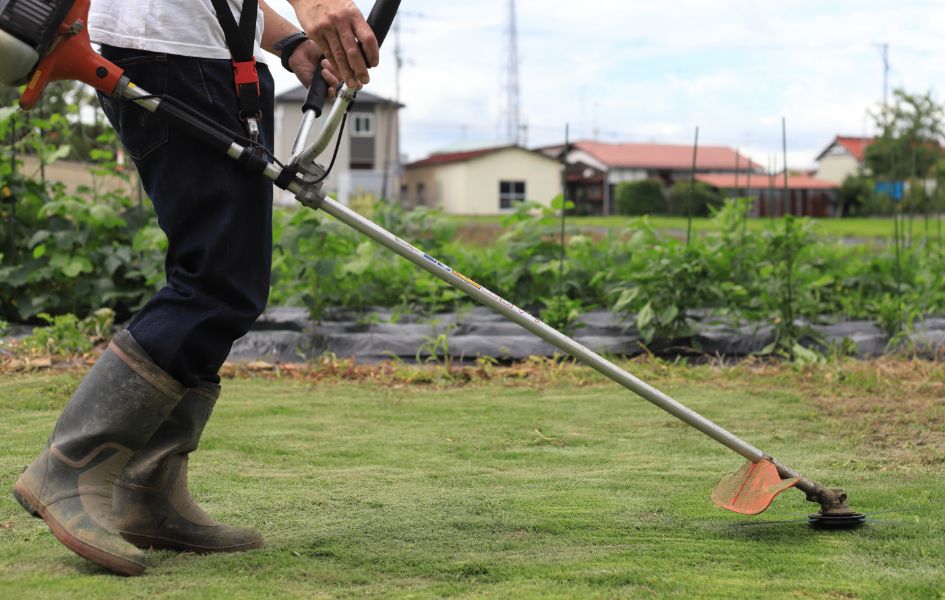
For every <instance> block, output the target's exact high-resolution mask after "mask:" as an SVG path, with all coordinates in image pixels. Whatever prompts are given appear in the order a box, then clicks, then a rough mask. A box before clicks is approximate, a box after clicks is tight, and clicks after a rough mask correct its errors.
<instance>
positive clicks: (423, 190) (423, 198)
mask: <svg viewBox="0 0 945 600" xmlns="http://www.w3.org/2000/svg"><path fill="white" fill-rule="evenodd" d="M426 203H427V186H426V184H425V183H418V184H417V206H425V205H426Z"/></svg>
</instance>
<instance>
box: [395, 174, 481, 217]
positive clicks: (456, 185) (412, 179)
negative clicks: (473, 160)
mask: <svg viewBox="0 0 945 600" xmlns="http://www.w3.org/2000/svg"><path fill="white" fill-rule="evenodd" d="M466 166H467V165H466V163H451V164H446V165H437V166H430V167H420V168H418V169H410V170H408V171H407V172H406V174H405V176H404V184H405V185H406V187H407V193H406V198H405V199H404V204H405V205H406V206H411V207H416V206H429V207H433V208H439V209H441V210H442V211H443V212H445V213H448V214H464V213H463V212H462V211H461V209H462V207H463V201H462V198H463V194H464V193H465V190H466V177H467V170H466ZM421 184H422V185H423V187H424V201H423V202H421V199H420V197H419V187H420V185H421Z"/></svg>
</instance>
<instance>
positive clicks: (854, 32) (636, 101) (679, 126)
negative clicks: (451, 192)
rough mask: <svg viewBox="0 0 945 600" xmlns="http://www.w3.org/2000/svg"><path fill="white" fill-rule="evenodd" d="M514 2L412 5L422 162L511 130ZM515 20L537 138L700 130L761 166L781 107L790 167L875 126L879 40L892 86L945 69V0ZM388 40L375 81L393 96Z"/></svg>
mask: <svg viewBox="0 0 945 600" xmlns="http://www.w3.org/2000/svg"><path fill="white" fill-rule="evenodd" d="M357 4H358V6H360V7H361V8H362V9H363V10H365V11H367V10H369V9H370V2H361V1H359V2H358V3H357ZM272 5H273V6H274V7H276V8H277V9H280V10H282V11H283V12H284V14H289V15H290V14H291V8H290V7H289V6H288V4H287V3H286V2H285V1H284V0H278V1H273V2H272ZM507 6H508V3H507V1H506V0H481V1H480V2H476V3H467V2H444V1H442V0H411V1H410V2H404V3H403V5H402V10H403V11H405V14H404V15H403V16H402V17H398V18H399V19H400V26H401V43H402V48H403V53H404V56H405V58H406V59H407V64H406V65H405V67H404V70H403V73H402V78H401V89H402V90H403V93H402V101H403V102H404V103H405V104H406V105H407V108H406V109H405V110H404V112H403V146H404V148H403V149H404V151H405V152H407V153H408V154H409V155H411V156H412V157H414V158H416V157H419V156H422V155H424V154H425V153H427V152H429V151H431V150H433V149H436V148H438V147H442V146H449V145H454V144H456V143H459V142H460V141H464V140H465V141H471V140H476V139H482V140H485V139H495V137H496V136H497V135H498V132H500V131H502V127H501V123H500V118H501V115H502V107H503V85H504V81H505V68H506V64H505V56H506V54H505V47H506V45H505V40H504V31H505V27H506V17H507ZM518 29H519V55H520V59H521V60H520V85H521V106H522V120H523V121H524V122H526V123H528V125H529V129H528V138H529V142H530V143H532V144H536V145H537V144H544V143H554V142H558V141H560V140H561V137H562V135H563V130H564V125H565V124H566V123H570V124H571V126H572V131H573V132H574V134H575V135H576V136H578V137H591V136H592V135H594V134H595V132H596V134H597V136H598V137H600V138H601V139H606V140H608V141H613V140H624V141H651V140H655V141H665V142H688V141H690V140H691V138H692V134H693V130H694V128H695V127H696V126H697V125H698V126H700V127H701V130H702V132H703V136H704V137H703V139H704V140H705V141H706V143H720V144H729V145H732V146H742V147H747V148H748V150H749V151H750V152H752V155H753V156H754V157H755V158H756V160H758V161H759V162H761V163H762V164H764V163H765V159H766V157H767V156H771V155H780V152H781V151H780V146H781V140H780V137H781V131H780V125H781V117H782V116H785V117H786V118H787V120H788V139H789V143H790V156H791V157H792V158H791V160H792V166H796V167H803V166H808V165H810V164H811V163H812V162H813V159H814V158H815V157H816V155H817V153H819V152H820V150H822V149H823V147H825V146H826V145H827V143H829V141H830V140H831V139H832V138H833V136H834V135H836V134H837V133H848V134H859V133H862V132H863V131H864V125H866V127H865V128H866V129H869V128H870V127H869V125H870V122H869V120H868V119H866V118H865V115H866V110H867V109H868V108H870V107H871V106H875V104H876V103H877V102H879V101H880V100H881V97H882V63H881V60H880V53H879V49H878V47H877V46H876V44H878V43H881V42H887V43H889V44H890V48H891V51H890V56H891V65H892V69H891V72H890V87H895V86H900V85H901V86H904V87H906V88H907V89H910V90H913V91H925V90H929V89H932V90H935V86H936V85H937V83H938V81H939V80H942V79H943V76H945V38H943V36H941V34H940V32H941V31H943V30H945V4H943V3H940V2H932V1H922V0H911V1H910V0H903V1H900V2H896V3H890V2H887V1H885V0H860V1H853V0H835V1H833V2H829V3H826V2H822V1H821V0H793V1H792V2H782V3H775V2H757V1H752V0H676V1H674V2H671V3H667V2H664V3H651V2H627V1H626V0H583V1H581V2H571V1H567V2H565V1H564V0H555V1H547V0H544V1H539V0H518ZM392 46H393V39H391V40H390V42H389V43H388V45H387V46H385V49H384V51H383V54H382V68H381V69H379V70H378V71H377V72H376V73H375V74H374V75H373V81H372V83H371V87H370V89H371V91H373V92H375V93H379V94H382V95H388V96H392V95H393V93H394V89H395V82H394V69H393V68H391V66H390V65H391V64H392V62H393V48H392ZM286 75H287V74H286ZM278 84H279V86H280V89H285V88H286V87H288V86H289V85H291V84H292V82H291V79H290V78H289V77H284V76H281V75H279V76H278ZM793 163H796V164H793Z"/></svg>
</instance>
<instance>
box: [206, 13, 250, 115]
mask: <svg viewBox="0 0 945 600" xmlns="http://www.w3.org/2000/svg"><path fill="white" fill-rule="evenodd" d="M210 2H211V3H212V4H213V10H214V11H215V12H216V13H217V21H218V22H219V23H220V28H221V29H223V36H224V37H225V38H226V45H227V46H228V47H229V49H230V54H231V55H232V57H233V82H234V84H235V85H236V96H237V100H238V102H239V114H240V119H241V120H243V121H247V120H249V119H258V118H260V116H261V112H262V107H261V105H260V102H259V97H260V95H261V92H260V88H259V73H258V72H257V70H256V58H255V57H254V56H253V47H254V45H255V41H256V12H257V8H258V6H259V1H258V0H244V1H243V10H242V12H241V13H240V21H239V23H238V24H237V22H236V19H235V18H234V17H233V13H232V11H231V10H230V4H229V2H228V1H227V0H210Z"/></svg>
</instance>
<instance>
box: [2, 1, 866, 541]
mask: <svg viewBox="0 0 945 600" xmlns="http://www.w3.org/2000/svg"><path fill="white" fill-rule="evenodd" d="M89 1H90V0H74V1H71V0H0V55H2V58H3V60H2V62H0V82H3V83H5V84H7V85H19V84H23V83H25V84H26V88H25V90H24V91H23V93H22V97H21V100H20V103H21V106H22V107H23V108H24V109H29V108H31V107H32V106H34V105H35V104H36V102H37V101H38V100H39V99H40V96H41V95H42V92H43V89H44V87H45V86H46V84H47V83H48V82H50V81H57V80H79V81H82V82H84V83H86V84H89V85H91V86H93V87H94V88H96V89H97V90H99V91H101V92H103V93H104V94H107V95H109V96H111V97H114V98H115V99H117V100H120V101H126V102H134V103H136V104H137V105H139V106H141V107H143V108H144V109H146V110H148V111H150V112H153V113H155V114H156V115H158V116H159V117H161V118H164V119H166V120H167V121H168V122H169V123H170V124H172V125H173V126H175V127H179V128H181V129H182V130H183V131H185V132H189V133H190V134H191V135H193V136H195V137H196V138H198V139H200V140H202V141H203V142H205V143H207V144H208V145H209V146H210V147H212V148H214V149H216V150H217V151H220V152H224V153H226V154H227V155H228V156H230V157H231V158H232V159H234V160H236V161H238V162H239V163H240V164H241V165H242V166H243V167H245V168H246V169H249V170H251V171H253V172H256V173H258V174H260V175H262V176H264V177H267V178H268V179H270V180H272V181H273V183H274V184H275V185H276V186H278V187H279V188H281V189H284V190H288V191H290V192H291V193H293V194H294V195H295V197H296V198H297V199H298V200H299V202H300V203H301V204H303V205H304V206H307V207H309V208H312V209H315V210H322V211H324V212H326V213H328V214H329V215H331V216H333V217H335V218H336V219H338V220H339V221H341V222H342V223H345V224H346V225H348V226H350V227H352V228H354V229H356V230H357V231H359V232H361V233H362V234H364V235H365V236H367V237H369V238H370V239H372V240H374V241H375V242H377V243H379V244H381V245H382V246H384V247H386V248H388V249H389V250H391V251H393V252H395V253H397V254H398V255H400V256H402V257H403V258H405V259H407V260H408V261H410V262H412V263H413V264H414V265H416V266H418V267H420V268H422V269H424V270H426V271H428V272H429V273H431V274H433V275H434V276H436V277H438V278H439V279H442V280H443V281H445V282H446V283H448V284H449V285H451V286H453V287H455V288H457V289H459V290H461V291H462V292H464V293H466V294H467V295H469V296H470V297H472V298H474V299H475V300H477V301H478V302H480V303H482V304H484V305H485V306H487V307H489V308H491V309H492V310H494V311H496V312H498V313H499V314H501V315H503V316H504V317H506V318H508V319H509V320H511V321H513V322H515V323H518V324H519V325H521V326H522V327H524V328H525V329H527V330H528V331H530V332H532V333H534V334H535V335H537V336H538V337H540V338H541V339H543V340H545V341H546V342H548V343H550V344H552V345H554V346H555V347H556V348H558V349H560V350H561V351H563V352H565V353H567V354H569V355H571V356H573V357H574V358H576V359H578V360H580V361H581V362H583V363H585V364H587V365H589V366H590V367H592V368H594V369H595V370H597V371H598V372H600V373H602V374H603V375H605V376H607V377H608V378H610V379H612V380H613V381H615V382H616V383H618V384H620V385H622V386H623V387H625V388H627V389H628V390H630V391H632V392H635V393H636V394H638V395H640V396H642V397H643V398H644V399H646V400H648V401H650V402H651V403H653V404H655V405H656V406H658V407H659V408H662V409H663V410H665V411H666V412H668V413H670V414H671V415H673V416H675V417H676V418H678V419H680V420H682V421H683V422H685V423H686V424H688V425H690V426H692V427H694V428H696V429H698V430H699V431H701V432H702V433H704V434H705V435H707V436H709V437H710V438H712V439H714V440H715V441H717V442H719V443H720V444H722V445H723V446H725V447H727V448H729V449H730V450H732V451H734V452H736V453H737V454H739V455H741V456H742V457H744V458H745V459H747V461H748V462H747V463H746V464H745V465H744V466H743V467H742V468H741V469H740V470H739V471H737V472H735V473H732V474H730V475H726V476H724V477H723V478H722V479H721V481H719V483H718V486H717V487H716V488H715V491H714V492H713V493H712V500H713V501H714V502H715V503H716V504H717V505H719V506H720V507H722V508H725V509H728V510H730V511H734V512H737V513H742V514H748V515H754V514H758V513H761V512H763V511H764V510H765V509H767V508H768V506H769V505H770V504H771V502H772V501H773V500H774V498H775V497H776V496H777V495H778V494H780V493H781V492H783V491H785V490H787V489H789V488H792V487H794V488H797V489H799V490H801V491H803V492H804V493H805V494H806V496H807V500H809V501H811V502H816V503H817V504H819V505H820V511H819V512H818V513H817V514H815V515H812V516H811V522H812V523H813V524H814V525H818V526H825V527H849V526H856V525H859V524H860V523H862V522H863V521H864V519H865V516H864V515H862V514H860V513H857V512H854V511H853V510H851V509H850V508H849V507H848V506H847V505H846V494H844V493H843V491H842V490H839V489H828V488H826V487H824V486H823V485H821V484H819V483H817V482H815V481H812V480H810V479H807V478H804V477H802V476H801V475H799V474H798V473H797V472H795V471H794V470H793V469H790V468H788V467H787V466H785V465H784V464H782V463H780V462H778V461H777V460H775V459H774V458H772V457H771V456H769V455H768V454H766V453H764V452H762V451H761V450H759V449H758V448H755V447H754V446H752V445H750V444H748V443H747V442H745V441H743V440H741V439H739V438H738V437H736V436H735V435H733V434H732V433H730V432H728V431H726V430H725V429H724V428H722V427H720V426H719V425H716V424H715V423H713V422H712V421H710V420H709V419H706V418H705V417H703V416H702V415H700V414H698V413H696V412H694V411H692V410H690V409H689V408H687V407H686V406H684V405H682V404H680V403H679V402H677V401H676V400H674V399H672V398H670V397H669V396H667V395H666V394H664V393H663V392H661V391H659V390H657V389H655V388H653V387H652V386H650V385H648V384H647V383H645V382H643V381H641V380H640V379H638V378H636V377H634V376H633V375H631V374H630V373H628V372H627V371H625V370H624V369H622V368H620V367H618V366H617V365H615V364H614V363H613V362H611V361H609V360H607V359H605V358H604V357H602V356H600V355H599V354H597V353H595V352H593V351H591V350H590V349H588V348H586V347H584V346H582V345H581V344H579V343H578V342H576V341H574V340H573V339H571V338H570V337H568V336H566V335H564V334H563V333H561V332H559V331H557V330H556V329H554V328H552V327H550V326H549V325H547V324H545V323H543V322H542V321H541V320H539V319H538V318H536V317H534V316H532V315H530V314H529V313H527V312H526V311H524V310H522V309H521V308H519V307H517V306H515V305H514V304H512V303H511V302H509V301H507V300H505V299H504V298H502V297H501V296H499V295H498V294H495V293H494V292H492V291H490V290H488V289H486V288H484V287H483V286H481V285H479V284H478V283H476V282H475V281H474V280H472V279H470V278H469V277H467V276H466V275H464V274H462V273H460V272H458V271H456V270H454V269H452V268H450V267H449V266H448V265H446V264H444V263H442V262H440V261H439V260H437V259H436V258H434V257H432V256H430V255H429V254H427V253H425V252H423V251H422V250H420V249H418V248H416V247H414V246H413V245H411V244H409V243H408V242H406V241H404V240H402V239H400V238H398V237H397V236H395V235H393V234H391V233H390V232H388V231H386V230H385V229H383V228H381V227H379V226H378V225H376V224H375V223H373V222H371V221H370V220H368V219H366V218H364V217H362V216H361V215H359V214H357V213H356V212H354V211H353V210H351V209H349V208H347V207H345V206H344V205H342V204H341V203H339V202H337V201H335V200H333V199H331V198H328V197H326V195H325V193H324V192H323V191H322V182H323V181H324V179H325V177H326V174H327V169H326V168H325V167H324V166H322V165H319V164H316V163H315V158H316V157H318V156H319V155H321V153H322V152H323V151H324V150H325V149H326V148H328V146H329V145H330V142H331V139H332V137H333V136H334V135H335V134H336V132H338V130H339V128H340V129H342V130H343V127H344V121H345V115H346V114H347V112H348V110H349V108H350V107H351V104H352V102H353V101H354V99H355V96H356V93H357V90H353V89H349V88H348V87H347V86H339V89H338V90H337V93H336V98H335V101H334V102H333V104H332V105H331V109H330V111H329V112H328V114H327V115H326V116H325V117H324V120H323V125H322V128H321V131H320V132H319V134H318V135H317V137H316V139H315V141H314V142H313V143H312V144H310V145H306V142H307V140H308V138H309V133H310V132H311V129H312V127H313V124H314V123H315V120H316V118H317V117H319V116H321V113H322V109H323V106H324V104H325V99H326V96H327V87H326V85H325V82H324V81H323V80H322V78H321V77H320V75H319V76H318V77H317V78H316V80H315V82H314V83H313V84H312V86H311V87H310V89H309V93H308V97H307V99H306V102H305V104H304V111H305V116H304V119H303V122H302V127H301V128H300V130H299V134H298V137H297V139H296V143H295V145H294V147H293V150H292V156H291V157H290V160H289V163H288V164H283V163H280V162H279V161H278V160H276V159H275V158H274V157H272V156H270V155H269V154H268V152H267V151H266V150H265V149H263V148H262V147H261V146H259V145H258V144H256V143H255V142H253V141H251V140H248V139H246V138H245V137H244V136H243V135H241V134H239V133H235V132H232V131H229V130H227V129H225V128H223V127H221V126H219V125H217V124H216V123H214V122H211V121H209V120H208V119H206V118H204V117H202V116H201V115H200V114H197V113H196V112H194V111H193V110H192V109H191V108H189V107H188V106H187V105H185V104H183V103H181V102H179V101H176V100H174V99H173V98H172V97H169V96H155V95H152V94H149V93H148V92H147V91H145V90H142V89H140V88H138V87H137V86H135V84H134V83H132V82H131V81H129V80H128V78H127V77H125V76H124V74H123V71H122V70H121V69H119V68H118V67H116V66H115V65H114V64H112V63H110V62H108V61H107V60H105V59H103V58H102V57H101V56H99V55H98V54H97V53H95V52H94V51H93V50H92V48H91V45H90V44H89V37H88V32H87V29H86V23H87V14H88V8H89ZM399 5H400V1H399V0H378V1H377V3H376V4H375V5H374V8H373V10H372V11H371V13H370V15H369V17H368V22H369V24H370V25H371V27H372V28H373V29H374V31H375V35H376V36H377V39H378V41H379V42H383V40H384V37H385V36H386V34H387V32H388V30H389V29H390V26H391V24H392V22H393V19H394V16H395V15H396V12H397V9H398V7H399ZM339 137H340V134H339ZM329 169H330V165H329Z"/></svg>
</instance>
